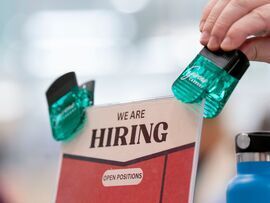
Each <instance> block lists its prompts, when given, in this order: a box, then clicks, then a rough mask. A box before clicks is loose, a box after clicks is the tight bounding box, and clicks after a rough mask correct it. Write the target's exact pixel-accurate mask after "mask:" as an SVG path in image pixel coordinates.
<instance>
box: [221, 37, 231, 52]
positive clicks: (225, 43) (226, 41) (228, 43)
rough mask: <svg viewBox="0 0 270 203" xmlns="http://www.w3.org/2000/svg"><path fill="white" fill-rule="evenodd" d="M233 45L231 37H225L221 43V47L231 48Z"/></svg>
mask: <svg viewBox="0 0 270 203" xmlns="http://www.w3.org/2000/svg"><path fill="white" fill-rule="evenodd" d="M231 46H232V40H231V38H230V37H225V39H224V40H223V42H222V43H221V48H222V49H230V48H231Z"/></svg>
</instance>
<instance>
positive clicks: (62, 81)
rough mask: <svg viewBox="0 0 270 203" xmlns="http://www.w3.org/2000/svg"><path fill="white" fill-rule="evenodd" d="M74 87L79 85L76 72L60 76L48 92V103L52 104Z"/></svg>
mask: <svg viewBox="0 0 270 203" xmlns="http://www.w3.org/2000/svg"><path fill="white" fill-rule="evenodd" d="M74 87H78V83H77V79H76V75H75V73H74V72H69V73H66V74H64V75H62V76H61V77H59V78H58V79H57V80H55V81H54V82H53V84H52V85H51V86H50V87H49V89H48V90H47V92H46V97H47V102H48V105H49V106H50V105H52V104H53V103H54V102H56V101H57V100H58V99H60V98H61V97H62V96H64V95H65V94H66V93H68V92H69V91H70V90H71V89H72V88H74Z"/></svg>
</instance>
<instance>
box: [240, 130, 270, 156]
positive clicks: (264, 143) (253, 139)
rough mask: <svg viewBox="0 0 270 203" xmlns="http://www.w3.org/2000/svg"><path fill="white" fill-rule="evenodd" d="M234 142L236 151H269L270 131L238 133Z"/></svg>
mask: <svg viewBox="0 0 270 203" xmlns="http://www.w3.org/2000/svg"><path fill="white" fill-rule="evenodd" d="M235 144H236V153H246V152H251V153H253V152H259V153H260V152H261V153H263V152H270V132H250V133H240V134H238V135H237V136H236V138H235Z"/></svg>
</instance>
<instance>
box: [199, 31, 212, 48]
mask: <svg viewBox="0 0 270 203" xmlns="http://www.w3.org/2000/svg"><path fill="white" fill-rule="evenodd" d="M209 38H210V34H209V32H207V31H203V32H202V34H201V39H200V42H201V44H202V45H207V43H208V41H209Z"/></svg>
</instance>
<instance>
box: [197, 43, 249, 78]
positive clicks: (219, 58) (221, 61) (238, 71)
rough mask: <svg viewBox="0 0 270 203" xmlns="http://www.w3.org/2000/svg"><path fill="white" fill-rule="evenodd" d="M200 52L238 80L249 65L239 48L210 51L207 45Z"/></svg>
mask: <svg viewBox="0 0 270 203" xmlns="http://www.w3.org/2000/svg"><path fill="white" fill-rule="evenodd" d="M200 54H201V55H202V56H204V57H206V58H208V59H209V60H211V61H212V62H213V63H214V64H216V65H217V66H218V67H220V68H222V69H224V70H225V71H226V72H227V73H228V74H230V75H231V76H233V77H235V78H236V79H238V80H240V79H241V77H242V76H243V75H244V73H245V72H246V70H247V69H248V67H249V60H248V58H247V57H246V55H245V54H244V53H243V52H242V51H240V50H233V51H229V52H225V51H222V50H218V51H210V50H209V49H208V48H207V47H204V48H203V49H202V50H201V52H200Z"/></svg>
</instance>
